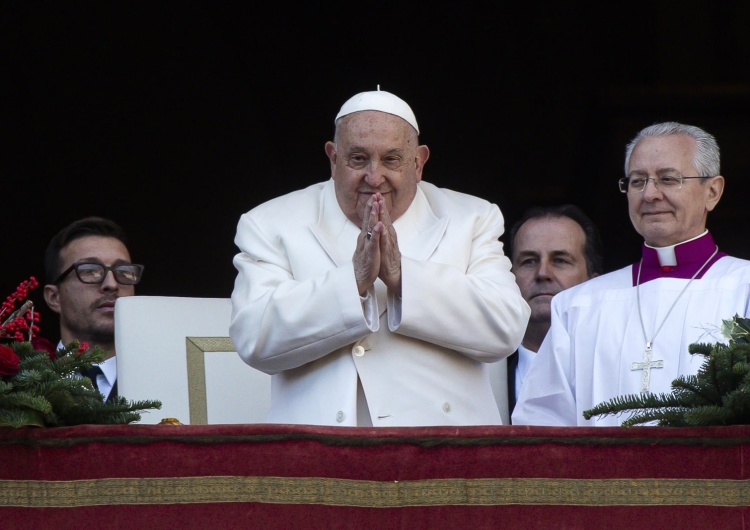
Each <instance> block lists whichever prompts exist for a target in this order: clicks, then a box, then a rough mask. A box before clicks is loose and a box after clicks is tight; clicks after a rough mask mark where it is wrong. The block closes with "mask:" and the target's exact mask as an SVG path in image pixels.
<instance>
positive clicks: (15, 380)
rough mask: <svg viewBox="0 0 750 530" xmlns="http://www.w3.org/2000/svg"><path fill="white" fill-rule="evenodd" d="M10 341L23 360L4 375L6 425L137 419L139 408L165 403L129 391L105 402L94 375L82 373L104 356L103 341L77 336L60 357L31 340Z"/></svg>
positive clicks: (1, 413)
mask: <svg viewBox="0 0 750 530" xmlns="http://www.w3.org/2000/svg"><path fill="white" fill-rule="evenodd" d="M10 347H11V348H12V349H13V351H14V352H15V353H16V355H18V357H19V358H20V362H19V364H18V368H19V369H18V372H17V373H16V374H15V375H12V376H4V377H2V378H0V426H3V425H5V426H10V427H23V426H27V425H39V426H48V427H53V426H65V425H79V424H83V423H96V424H122V423H131V422H134V421H138V420H140V419H141V416H140V413H139V411H141V410H145V409H159V408H161V403H160V402H159V401H151V400H149V401H134V402H131V401H128V400H126V399H125V398H124V397H118V398H117V399H116V400H114V401H113V402H109V403H104V402H103V399H104V396H103V395H102V394H100V393H99V392H98V391H97V390H95V389H94V387H93V385H92V383H91V380H90V379H88V378H87V377H81V376H80V374H81V373H82V372H83V371H85V370H88V369H89V368H91V366H92V365H94V364H98V363H100V362H101V361H102V360H103V358H104V352H103V351H102V350H101V349H100V348H99V347H97V346H95V347H93V348H86V347H84V348H81V345H80V344H79V343H78V341H73V342H71V343H70V344H68V345H67V346H65V347H64V348H63V349H61V350H58V352H57V355H56V356H55V358H54V359H51V358H50V355H49V354H48V353H47V352H46V351H40V350H34V348H33V346H32V345H31V343H29V342H14V343H12V344H10Z"/></svg>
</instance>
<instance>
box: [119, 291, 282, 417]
mask: <svg viewBox="0 0 750 530" xmlns="http://www.w3.org/2000/svg"><path fill="white" fill-rule="evenodd" d="M231 312H232V306H231V301H230V299H229V298H188V297H168V296H128V297H124V298H119V299H118V300H117V303H116V304H115V347H116V350H117V388H118V392H119V394H120V395H121V396H124V397H125V398H127V399H128V400H130V401H134V400H143V399H157V400H159V401H161V402H162V408H161V409H160V410H154V411H150V412H146V413H143V414H142V415H141V418H142V419H141V423H151V424H153V423H159V422H160V421H161V419H162V418H177V419H178V420H179V421H180V422H182V423H184V424H186V425H187V424H191V425H199V424H219V423H265V422H266V415H267V413H268V408H269V406H270V402H271V376H270V375H268V374H265V373H263V372H260V371H259V370H256V369H254V368H251V367H250V366H248V365H247V364H245V363H244V362H243V361H242V359H240V357H239V355H237V353H236V351H235V348H234V345H233V344H232V341H231V340H230V339H229V321H230V317H231Z"/></svg>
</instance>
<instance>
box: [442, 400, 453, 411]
mask: <svg viewBox="0 0 750 530" xmlns="http://www.w3.org/2000/svg"><path fill="white" fill-rule="evenodd" d="M450 411H451V404H450V403H448V402H447V401H446V402H445V403H443V412H450Z"/></svg>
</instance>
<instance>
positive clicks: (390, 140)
mask: <svg viewBox="0 0 750 530" xmlns="http://www.w3.org/2000/svg"><path fill="white" fill-rule="evenodd" d="M326 154H327V155H328V158H329V160H330V161H331V176H332V177H333V180H334V187H335V189H336V199H337V201H338V203H339V206H340V207H341V210H342V211H343V212H344V215H346V217H347V218H348V219H349V220H350V221H351V222H353V223H354V224H356V225H357V226H361V225H362V219H363V217H364V211H365V205H366V204H367V200H368V199H369V198H370V196H371V195H372V194H373V193H375V192H379V193H381V194H382V195H383V199H384V200H385V205H386V207H387V208H388V211H389V212H390V215H391V219H392V220H393V221H395V220H396V219H398V218H399V217H400V216H401V215H403V213H404V212H405V211H406V210H407V209H408V208H409V205H410V204H411V202H412V200H414V196H415V195H416V193H417V183H419V181H420V180H422V168H423V167H424V164H425V162H427V158H428V157H429V149H428V148H427V146H424V145H423V146H420V145H418V142H417V132H416V131H415V130H414V128H413V127H412V126H411V125H409V124H408V123H407V122H406V121H405V120H403V119H401V118H399V117H398V116H394V115H392V114H387V113H385V112H379V111H362V112H355V113H353V114H349V115H347V116H344V117H343V118H341V121H340V122H339V125H338V130H337V134H336V142H335V143H334V142H328V143H326Z"/></svg>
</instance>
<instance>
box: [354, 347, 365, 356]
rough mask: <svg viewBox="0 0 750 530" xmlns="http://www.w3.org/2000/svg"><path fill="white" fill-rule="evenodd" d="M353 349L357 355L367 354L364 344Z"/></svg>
mask: <svg viewBox="0 0 750 530" xmlns="http://www.w3.org/2000/svg"><path fill="white" fill-rule="evenodd" d="M352 351H353V352H354V355H356V356H357V357H362V356H363V355H364V354H365V349H364V348H363V347H362V346H355V347H354V350H352Z"/></svg>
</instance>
